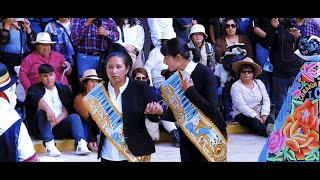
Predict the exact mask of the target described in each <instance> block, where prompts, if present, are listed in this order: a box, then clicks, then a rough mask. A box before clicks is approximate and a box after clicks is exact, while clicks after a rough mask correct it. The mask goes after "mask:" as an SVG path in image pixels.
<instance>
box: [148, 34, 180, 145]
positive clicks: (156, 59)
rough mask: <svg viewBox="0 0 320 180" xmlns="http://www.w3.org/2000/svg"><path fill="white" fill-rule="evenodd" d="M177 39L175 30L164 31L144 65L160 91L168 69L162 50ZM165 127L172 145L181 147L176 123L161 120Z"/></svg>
mask: <svg viewBox="0 0 320 180" xmlns="http://www.w3.org/2000/svg"><path fill="white" fill-rule="evenodd" d="M175 37H176V33H175V32H174V31H173V30H168V31H163V32H162V36H161V38H160V39H159V40H158V44H159V45H158V46H156V47H155V48H153V49H152V50H151V51H150V53H149V58H148V60H147V61H146V64H145V65H144V69H145V70H146V71H147V73H148V79H149V81H150V83H149V85H150V86H153V87H155V88H157V89H158V90H159V89H160V85H161V83H163V82H164V81H165V77H164V76H162V75H161V71H162V70H164V69H167V68H168V65H166V64H165V63H164V62H163V59H164V56H163V55H162V54H161V52H160V49H161V47H162V46H165V43H166V42H167V41H168V40H169V39H172V38H175ZM161 123H162V125H163V127H164V128H165V129H166V130H167V131H168V132H169V133H170V134H171V136H172V145H173V146H179V142H180V138H179V135H178V129H177V126H176V124H175V123H174V122H171V121H166V120H161Z"/></svg>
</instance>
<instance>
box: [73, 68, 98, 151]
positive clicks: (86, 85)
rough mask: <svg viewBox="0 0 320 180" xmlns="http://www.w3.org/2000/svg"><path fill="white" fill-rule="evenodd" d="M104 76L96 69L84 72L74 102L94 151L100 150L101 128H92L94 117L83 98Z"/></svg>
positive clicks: (90, 146)
mask: <svg viewBox="0 0 320 180" xmlns="http://www.w3.org/2000/svg"><path fill="white" fill-rule="evenodd" d="M101 80H102V78H99V77H98V74H97V72H96V70H95V69H88V70H86V71H84V72H83V76H82V77H81V78H80V82H81V86H80V93H79V94H78V95H77V96H76V97H75V99H74V102H73V108H74V110H75V112H76V113H77V114H79V116H80V117H81V120H82V125H83V130H84V133H85V136H86V137H87V139H88V142H89V144H88V146H89V148H90V149H91V150H92V151H97V150H98V145H97V134H98V131H99V129H92V128H93V127H95V126H91V122H94V121H93V120H92V117H91V116H90V114H89V111H88V110H87V109H86V108H85V106H84V104H83V102H82V99H83V97H84V96H86V95H87V94H88V93H89V92H90V91H91V90H92V89H93V88H94V87H95V86H96V85H97V84H98V83H99V82H100V81H101Z"/></svg>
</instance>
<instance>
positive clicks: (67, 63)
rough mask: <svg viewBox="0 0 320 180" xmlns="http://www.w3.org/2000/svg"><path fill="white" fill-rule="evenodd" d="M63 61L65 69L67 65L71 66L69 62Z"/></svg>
mask: <svg viewBox="0 0 320 180" xmlns="http://www.w3.org/2000/svg"><path fill="white" fill-rule="evenodd" d="M63 63H64V64H65V65H66V66H67V67H66V69H67V68H69V67H70V66H71V64H70V62H69V61H64V62H63Z"/></svg>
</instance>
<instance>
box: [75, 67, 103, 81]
mask: <svg viewBox="0 0 320 180" xmlns="http://www.w3.org/2000/svg"><path fill="white" fill-rule="evenodd" d="M86 79H96V80H100V81H101V80H102V78H99V77H98V74H97V71H96V70H95V69H88V70H86V71H84V72H83V75H82V78H80V81H81V82H82V81H84V80H86Z"/></svg>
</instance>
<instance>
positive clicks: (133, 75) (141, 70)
mask: <svg viewBox="0 0 320 180" xmlns="http://www.w3.org/2000/svg"><path fill="white" fill-rule="evenodd" d="M138 73H141V74H143V75H144V76H145V77H146V78H147V83H148V85H150V79H149V76H148V72H147V70H146V69H144V68H143V67H138V68H135V69H134V70H133V71H132V79H134V78H136V76H137V74H138Z"/></svg>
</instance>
